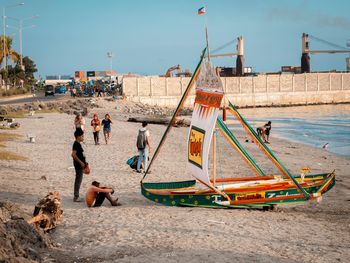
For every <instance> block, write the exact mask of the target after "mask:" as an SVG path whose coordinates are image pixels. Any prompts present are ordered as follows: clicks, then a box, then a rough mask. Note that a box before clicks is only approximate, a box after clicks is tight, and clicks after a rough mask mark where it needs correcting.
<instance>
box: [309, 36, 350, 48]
mask: <svg viewBox="0 0 350 263" xmlns="http://www.w3.org/2000/svg"><path fill="white" fill-rule="evenodd" d="M309 37H310V38H311V39H313V40H316V41H319V42H321V43H323V44H326V45H329V46H331V47H334V48H338V49H342V50H343V49H344V50H349V51H350V49H348V48H346V47H343V46H340V45H337V44H334V43H332V42H329V41H327V40H324V39H321V38H318V37H315V36H313V35H310V34H309Z"/></svg>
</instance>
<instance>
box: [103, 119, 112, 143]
mask: <svg viewBox="0 0 350 263" xmlns="http://www.w3.org/2000/svg"><path fill="white" fill-rule="evenodd" d="M112 123H113V122H112V120H111V116H109V114H108V113H107V114H106V115H105V118H104V119H103V120H102V125H103V135H104V136H105V141H106V144H108V143H109V135H110V133H111V124H112Z"/></svg>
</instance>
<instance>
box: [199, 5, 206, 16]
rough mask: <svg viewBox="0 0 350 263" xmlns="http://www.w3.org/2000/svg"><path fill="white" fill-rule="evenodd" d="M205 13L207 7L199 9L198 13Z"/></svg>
mask: <svg viewBox="0 0 350 263" xmlns="http://www.w3.org/2000/svg"><path fill="white" fill-rule="evenodd" d="M203 14H205V7H204V6H203V7H201V8H199V9H198V15H203Z"/></svg>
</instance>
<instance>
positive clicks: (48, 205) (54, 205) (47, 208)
mask: <svg viewBox="0 0 350 263" xmlns="http://www.w3.org/2000/svg"><path fill="white" fill-rule="evenodd" d="M62 214H63V210H62V209H61V197H60V194H59V193H58V192H50V193H49V194H48V195H47V196H45V197H44V198H43V199H41V200H40V201H39V203H38V204H37V205H36V206H35V209H34V212H33V218H32V219H30V220H29V221H28V224H36V225H37V226H40V227H41V228H43V229H44V231H48V230H50V229H53V228H55V227H56V226H57V224H59V223H60V218H61V216H62Z"/></svg>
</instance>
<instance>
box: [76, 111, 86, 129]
mask: <svg viewBox="0 0 350 263" xmlns="http://www.w3.org/2000/svg"><path fill="white" fill-rule="evenodd" d="M74 127H75V129H78V128H80V129H82V130H83V131H85V120H84V118H83V115H81V113H78V114H77V115H76V116H75V119H74Z"/></svg>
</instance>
